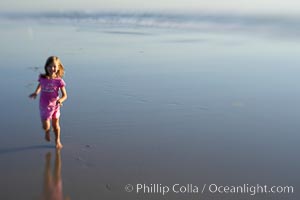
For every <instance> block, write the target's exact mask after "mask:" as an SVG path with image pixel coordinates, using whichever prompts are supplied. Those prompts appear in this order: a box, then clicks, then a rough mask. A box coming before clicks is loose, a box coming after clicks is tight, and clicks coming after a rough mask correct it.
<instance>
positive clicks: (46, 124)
mask: <svg viewBox="0 0 300 200" xmlns="http://www.w3.org/2000/svg"><path fill="white" fill-rule="evenodd" d="M42 124H43V129H44V131H45V140H46V141H48V142H50V120H42Z"/></svg>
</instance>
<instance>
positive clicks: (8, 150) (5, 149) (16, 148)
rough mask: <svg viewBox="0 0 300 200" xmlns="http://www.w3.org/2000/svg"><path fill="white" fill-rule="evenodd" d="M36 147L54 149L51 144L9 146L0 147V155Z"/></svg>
mask: <svg viewBox="0 0 300 200" xmlns="http://www.w3.org/2000/svg"><path fill="white" fill-rule="evenodd" d="M36 149H55V146H53V145H32V146H24V147H11V148H0V155H3V154H9V153H18V152H23V151H29V150H36Z"/></svg>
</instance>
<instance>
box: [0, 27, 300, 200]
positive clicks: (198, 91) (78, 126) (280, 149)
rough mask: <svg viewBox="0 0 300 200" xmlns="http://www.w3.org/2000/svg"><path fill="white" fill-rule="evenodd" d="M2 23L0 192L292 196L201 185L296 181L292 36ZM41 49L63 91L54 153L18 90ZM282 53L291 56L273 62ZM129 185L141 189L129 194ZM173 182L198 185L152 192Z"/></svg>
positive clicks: (38, 65)
mask: <svg viewBox="0 0 300 200" xmlns="http://www.w3.org/2000/svg"><path fill="white" fill-rule="evenodd" d="M14 23H16V24H12V25H7V26H5V28H1V31H0V36H2V37H0V38H1V39H0V41H1V43H2V42H3V43H2V44H4V46H5V44H7V43H8V42H7V40H5V39H4V38H10V39H14V40H15V42H14V43H12V44H10V46H9V48H7V49H5V50H4V48H3V47H2V48H1V49H2V50H1V52H3V61H2V62H1V74H0V89H1V91H2V95H1V96H2V97H4V98H2V97H1V98H0V105H1V112H0V119H1V134H0V137H1V139H0V177H1V181H0V188H1V192H0V199H5V200H10V199H11V200H15V199H41V198H42V197H45V196H46V197H47V198H48V199H49V198H50V196H51V195H53V193H55V194H56V195H61V196H63V197H64V198H67V199H68V198H69V199H72V200H81V199H82V200H87V199H91V200H93V199H181V200H182V199H222V200H224V199H231V200H232V199H255V200H256V199H258V200H260V199H264V200H268V199H275V198H277V199H296V198H295V197H296V196H297V194H258V195H255V196H252V195H250V192H248V193H247V194H224V193H219V194H218V192H215V193H213V192H209V191H208V189H206V190H205V191H204V193H202V189H203V186H204V185H206V186H207V187H208V186H209V185H212V184H216V185H219V186H221V185H222V186H226V185H228V186H238V185H242V186H243V185H245V184H248V186H249V187H250V186H252V185H257V184H260V185H268V186H273V185H276V186H294V188H295V190H296V188H298V186H299V173H298V170H299V167H300V166H299V165H300V162H299V160H298V159H297V158H298V152H299V150H300V149H299V145H298V141H299V130H300V127H299V123H298V119H299V117H300V116H299V115H300V114H299V110H298V109H297V105H298V102H299V100H300V95H299V93H298V92H297V91H299V89H300V88H299V85H300V84H299V78H298V75H297V74H299V69H298V68H297V67H295V64H298V65H299V63H300V61H299V60H297V59H296V58H295V57H293V55H296V54H299V48H298V46H297V45H295V44H294V43H293V44H292V42H291V43H289V42H286V43H282V42H280V41H276V40H275V39H274V40H268V39H266V38H259V39H257V38H251V37H249V35H246V36H244V35H242V36H235V37H232V36H230V35H228V34H219V35H218V34H215V33H211V34H204V33H202V34H201V33H197V34H195V33H188V32H182V31H178V32H172V31H167V30H157V29H151V28H140V29H139V32H140V33H144V34H129V33H130V31H131V32H132V31H133V30H135V29H133V30H132V29H130V28H124V27H121V28H116V27H115V28H111V30H110V29H109V28H107V27H106V29H105V30H102V29H100V30H99V29H98V28H95V29H94V28H93V26H92V25H91V27H92V28H91V27H88V26H83V27H76V26H74V25H70V26H67V25H66V24H64V25H54V24H47V25H45V24H38V23H30V22H27V24H22V23H21V24H18V23H17V22H14ZM78 26H79V25H78ZM28 27H30V28H28ZM115 29H117V30H115ZM128 29H129V30H128ZM29 30H30V31H29ZM50 30H51V32H50ZM29 33H30V34H29ZM28 34H29V35H28ZM208 35H209V36H208ZM89 38H90V39H89ZM186 38H192V39H193V40H186ZM57 39H59V40H60V41H61V43H59V44H57V46H56V47H53V45H52V44H53V42H55V40H57ZM183 39H184V40H183ZM75 41H76V42H75ZM203 41H205V42H203ZM40 44H42V47H41V45H40ZM128 44H130V45H128ZM20 45H21V46H25V47H28V48H27V49H26V50H25V49H20V48H18V47H19V46H20ZM287 47H290V48H287ZM271 49H273V50H272V51H271ZM297 49H298V50H297ZM265 52H269V54H268V55H265V54H264V53H265ZM52 54H55V55H58V56H59V57H60V58H61V60H62V62H63V64H64V65H65V68H66V75H65V78H64V80H65V81H66V83H67V86H66V87H67V91H68V97H69V98H68V100H67V101H66V102H65V103H64V106H63V107H62V115H61V134H62V143H63V145H64V148H63V149H62V150H61V151H60V152H59V153H58V152H56V150H55V148H54V142H53V138H54V136H53V135H52V142H50V143H47V142H46V141H44V135H43V131H42V129H41V124H40V119H39V116H38V100H35V101H32V100H30V99H28V98H27V97H28V95H29V94H30V93H31V92H32V91H33V90H34V88H35V87H36V84H37V78H38V74H39V73H40V72H42V71H43V64H44V60H45V59H46V58H47V57H48V56H49V55H52ZM262 55H264V56H262ZM291 58H293V60H294V61H295V63H293V65H285V64H284V63H288V61H289V60H290V59H291ZM50 179H51V180H52V181H49V180H50ZM55 180H56V181H55ZM60 184H61V185H60ZM128 184H131V185H132V186H133V187H134V188H133V189H134V190H133V191H132V192H127V191H126V189H128V188H129V189H130V186H129V187H128ZM137 184H146V185H147V186H148V189H147V190H145V191H144V190H140V191H139V192H137V190H136V186H137ZM151 184H152V185H151ZM155 184H158V185H155ZM174 184H179V185H180V186H184V187H187V188H188V187H189V186H191V185H193V186H197V187H198V188H199V192H196V191H192V192H188V191H186V192H180V193H176V192H169V193H167V194H164V195H163V194H162V192H161V190H156V191H154V187H155V186H158V187H157V188H162V187H163V186H168V187H170V188H172V186H173V185H174ZM47 185H48V186H49V187H51V185H52V188H56V189H52V190H50V189H49V187H48V186H47ZM46 186H47V187H46ZM47 188H48V189H47ZM151 188H152V190H151ZM193 188H195V187H193ZM183 190H184V188H183ZM51 191H52V193H51ZM53 191H57V192H53ZM151 191H152V192H151ZM47 198H46V199H47Z"/></svg>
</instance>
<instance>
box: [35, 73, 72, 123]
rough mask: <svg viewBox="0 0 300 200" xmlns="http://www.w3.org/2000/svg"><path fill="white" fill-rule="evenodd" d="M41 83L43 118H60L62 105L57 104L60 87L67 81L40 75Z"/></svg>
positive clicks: (41, 110)
mask: <svg viewBox="0 0 300 200" xmlns="http://www.w3.org/2000/svg"><path fill="white" fill-rule="evenodd" d="M38 81H39V82H40V85H41V96H40V115H41V119H42V120H49V119H58V118H59V116H60V106H59V105H57V104H56V101H57V100H58V99H59V89H60V88H62V87H64V86H65V85H66V83H65V82H64V80H63V79H61V78H54V79H48V78H43V77H41V76H40V77H39V80H38Z"/></svg>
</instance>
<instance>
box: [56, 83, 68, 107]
mask: <svg viewBox="0 0 300 200" xmlns="http://www.w3.org/2000/svg"><path fill="white" fill-rule="evenodd" d="M60 91H61V97H60V98H59V99H58V100H57V102H56V103H57V104H59V105H62V103H63V102H64V101H65V100H66V99H67V98H68V95H67V91H66V88H65V87H62V88H60Z"/></svg>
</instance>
